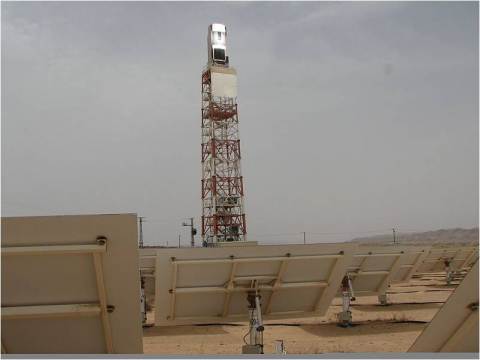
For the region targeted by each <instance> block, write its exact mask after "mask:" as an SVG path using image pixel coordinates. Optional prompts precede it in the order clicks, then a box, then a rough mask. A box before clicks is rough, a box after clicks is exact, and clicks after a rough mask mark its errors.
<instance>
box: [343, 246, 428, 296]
mask: <svg viewBox="0 0 480 360" xmlns="http://www.w3.org/2000/svg"><path fill="white" fill-rule="evenodd" d="M428 250H429V247H416V246H359V247H358V250H357V251H356V253H355V254H354V256H353V259H352V262H351V263H350V264H349V266H348V268H347V272H348V275H349V277H350V278H351V283H352V288H353V291H354V293H355V296H362V295H372V294H383V293H384V292H385V291H386V289H387V287H388V286H389V285H390V284H392V283H399V282H408V281H409V280H410V279H411V277H412V275H413V273H414V272H415V271H416V269H417V268H418V267H419V266H420V264H421V262H422V261H423V259H424V258H425V257H426V256H427V254H428Z"/></svg>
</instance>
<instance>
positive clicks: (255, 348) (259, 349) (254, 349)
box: [242, 345, 263, 354]
mask: <svg viewBox="0 0 480 360" xmlns="http://www.w3.org/2000/svg"><path fill="white" fill-rule="evenodd" d="M242 354H263V346H261V345H243V346H242Z"/></svg>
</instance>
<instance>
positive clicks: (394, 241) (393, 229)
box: [392, 228, 396, 244]
mask: <svg viewBox="0 0 480 360" xmlns="http://www.w3.org/2000/svg"><path fill="white" fill-rule="evenodd" d="M392 231H393V243H394V244H395V243H396V239H395V228H392Z"/></svg>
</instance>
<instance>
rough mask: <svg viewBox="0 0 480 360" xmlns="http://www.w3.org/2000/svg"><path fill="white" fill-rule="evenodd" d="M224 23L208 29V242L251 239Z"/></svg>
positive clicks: (205, 196)
mask: <svg viewBox="0 0 480 360" xmlns="http://www.w3.org/2000/svg"><path fill="white" fill-rule="evenodd" d="M226 35H227V30H226V27H225V25H222V24H212V25H210V26H209V29H208V40H207V42H208V63H207V66H206V68H205V69H204V70H203V72H202V240H203V246H217V245H219V244H221V243H222V242H233V241H246V235H247V227H246V222H245V212H244V192H243V177H242V174H241V168H240V159H241V156H240V139H239V132H238V109H237V73H236V71H235V69H234V68H232V67H230V66H229V60H228V56H227V54H226Z"/></svg>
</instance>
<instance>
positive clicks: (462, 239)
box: [351, 227, 478, 245]
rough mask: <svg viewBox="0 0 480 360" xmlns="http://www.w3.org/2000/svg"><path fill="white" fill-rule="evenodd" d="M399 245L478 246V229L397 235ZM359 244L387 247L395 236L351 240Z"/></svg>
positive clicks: (400, 233)
mask: <svg viewBox="0 0 480 360" xmlns="http://www.w3.org/2000/svg"><path fill="white" fill-rule="evenodd" d="M396 240H397V243H399V244H405V245H432V244H458V245H461V244H465V245H468V244H472V245H473V244H478V227H477V228H473V229H461V228H455V229H441V230H434V231H425V232H418V233H402V232H401V231H400V232H399V233H397V235H396ZM351 241H352V242H356V243H359V244H375V245H387V244H391V243H393V235H392V234H390V235H375V236H368V237H359V238H355V239H353V240H351Z"/></svg>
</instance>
